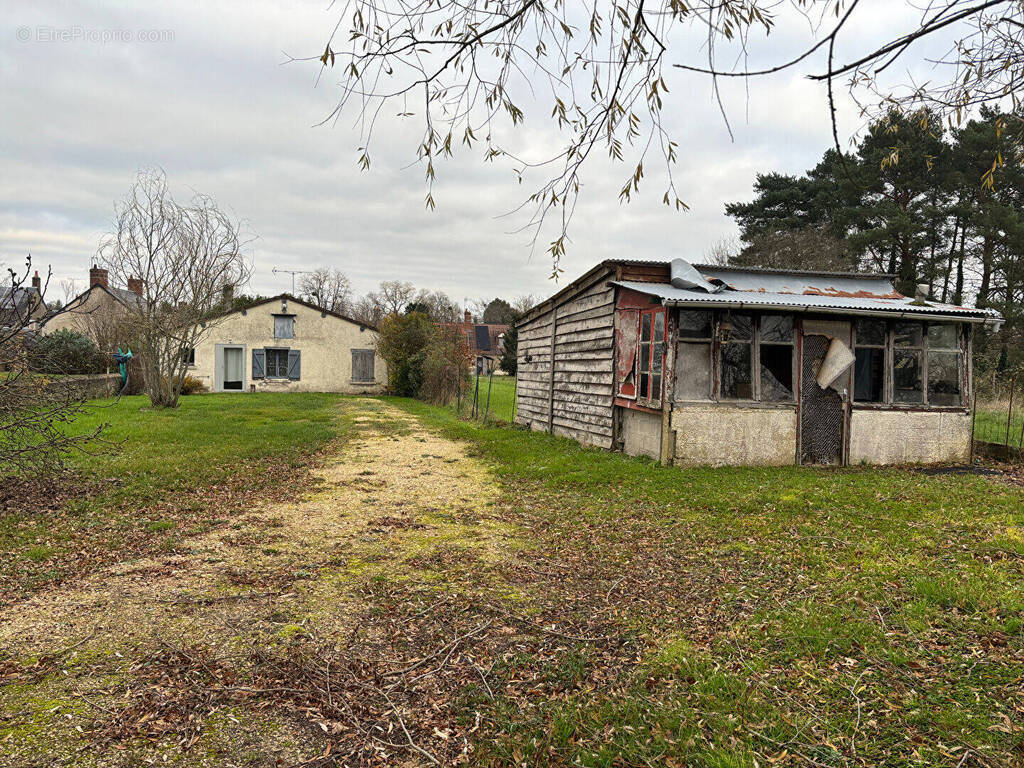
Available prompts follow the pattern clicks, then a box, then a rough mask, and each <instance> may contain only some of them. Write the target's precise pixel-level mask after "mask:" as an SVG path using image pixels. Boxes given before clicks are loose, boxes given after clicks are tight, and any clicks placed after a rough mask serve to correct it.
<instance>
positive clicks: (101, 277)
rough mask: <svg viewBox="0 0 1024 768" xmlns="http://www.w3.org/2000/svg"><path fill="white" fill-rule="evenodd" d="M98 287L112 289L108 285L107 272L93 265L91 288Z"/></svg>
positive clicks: (90, 278)
mask: <svg viewBox="0 0 1024 768" xmlns="http://www.w3.org/2000/svg"><path fill="white" fill-rule="evenodd" d="M96 285H102V286H103V287H104V288H109V287H110V286H109V285H108V284H107V270H105V269H101V268H100V267H97V266H96V265H95V264H93V265H92V269H90V270H89V287H90V288H92V287H93V286H96Z"/></svg>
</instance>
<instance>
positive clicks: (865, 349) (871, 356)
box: [853, 320, 888, 403]
mask: <svg viewBox="0 0 1024 768" xmlns="http://www.w3.org/2000/svg"><path fill="white" fill-rule="evenodd" d="M887 333H888V329H887V327H886V323H885V321H884V320H857V321H856V322H855V323H854V334H855V336H854V357H855V358H856V359H855V361H854V364H853V399H854V401H856V402H860V403H881V402H884V400H885V340H886V335H887Z"/></svg>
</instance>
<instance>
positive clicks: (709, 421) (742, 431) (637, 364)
mask: <svg viewBox="0 0 1024 768" xmlns="http://www.w3.org/2000/svg"><path fill="white" fill-rule="evenodd" d="M999 322H1001V318H1000V317H999V315H998V314H996V313H994V312H992V311H991V310H984V309H975V308H971V307H960V306H953V305H948V304H939V303H936V302H933V301H929V300H926V299H924V298H917V299H910V298H907V297H905V296H902V295H901V294H899V293H898V292H897V291H896V290H895V288H894V287H893V283H892V280H891V278H890V277H889V276H886V275H862V274H839V273H821V272H797V271H794V272H784V271H778V270H768V269H756V268H739V267H719V266H702V265H697V266H696V267H694V266H692V265H690V264H689V263H687V262H685V261H683V260H682V259H676V260H674V261H672V262H671V263H670V262H644V261H619V260H613V261H605V262H602V263H601V264H599V265H597V266H596V267H594V268H593V269H591V270H590V271H589V272H587V273H586V274H585V275H583V276H582V277H580V278H579V279H578V280H575V281H573V282H572V283H570V284H569V285H567V286H566V287H565V288H564V289H562V290H561V291H559V292H558V293H556V294H555V295H554V296H552V297H551V298H550V299H548V300H547V301H544V302H542V303H541V304H539V305H538V306H536V307H534V308H533V309H531V310H530V311H529V312H527V313H526V314H525V315H524V316H523V318H522V319H521V320H520V321H519V322H518V323H517V327H518V329H519V351H518V366H519V371H518V392H517V416H516V421H517V422H519V423H521V424H525V425H528V426H530V427H531V428H532V429H537V430H544V431H548V432H552V433H555V434H562V435H567V436H569V437H573V438H575V439H577V440H579V441H581V442H584V443H589V444H593V445H597V446H601V447H605V448H615V449H619V450H623V451H625V452H626V453H629V454H645V455H648V456H651V457H653V458H656V459H660V460H661V461H662V463H665V464H683V465H694V464H710V465H723V464H762V465H781V464H858V463H868V464H891V463H902V462H941V461H963V460H965V459H967V457H968V456H969V453H970V441H971V415H970V408H969V405H970V403H971V393H972V386H973V382H972V380H971V343H972V338H973V334H974V329H975V328H976V327H978V326H979V325H980V324H982V323H993V324H998V323H999ZM552 361H553V364H552Z"/></svg>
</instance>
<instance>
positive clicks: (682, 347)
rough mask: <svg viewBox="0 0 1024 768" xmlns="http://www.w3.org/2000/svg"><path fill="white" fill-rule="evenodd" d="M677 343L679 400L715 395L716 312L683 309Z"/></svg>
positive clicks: (676, 383)
mask: <svg viewBox="0 0 1024 768" xmlns="http://www.w3.org/2000/svg"><path fill="white" fill-rule="evenodd" d="M678 327H679V344H678V345H677V346H676V376H675V399H676V400H707V399H709V398H710V397H711V338H712V335H713V333H712V315H711V313H710V312H707V311H703V310H697V311H694V310H685V309H684V310H680V312H679V322H678Z"/></svg>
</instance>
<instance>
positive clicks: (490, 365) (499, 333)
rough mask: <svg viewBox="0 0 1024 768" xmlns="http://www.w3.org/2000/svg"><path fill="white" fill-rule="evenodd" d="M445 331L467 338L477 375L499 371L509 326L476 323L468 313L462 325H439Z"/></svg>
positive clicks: (467, 312) (471, 359) (470, 356)
mask: <svg viewBox="0 0 1024 768" xmlns="http://www.w3.org/2000/svg"><path fill="white" fill-rule="evenodd" d="M438 325H439V326H440V327H441V328H443V329H446V330H447V329H454V330H455V331H456V332H457V333H460V334H462V335H464V336H465V338H466V344H467V345H468V347H469V358H470V361H471V362H472V363H473V364H474V365H475V369H474V371H475V372H476V373H490V372H491V371H496V370H498V363H499V362H500V361H501V352H502V344H503V343H504V336H505V332H506V331H507V330H508V329H509V326H508V325H503V324H498V323H474V322H473V316H472V315H471V314H470V313H469V310H467V311H466V314H465V315H464V319H463V321H462V322H461V323H438Z"/></svg>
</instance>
